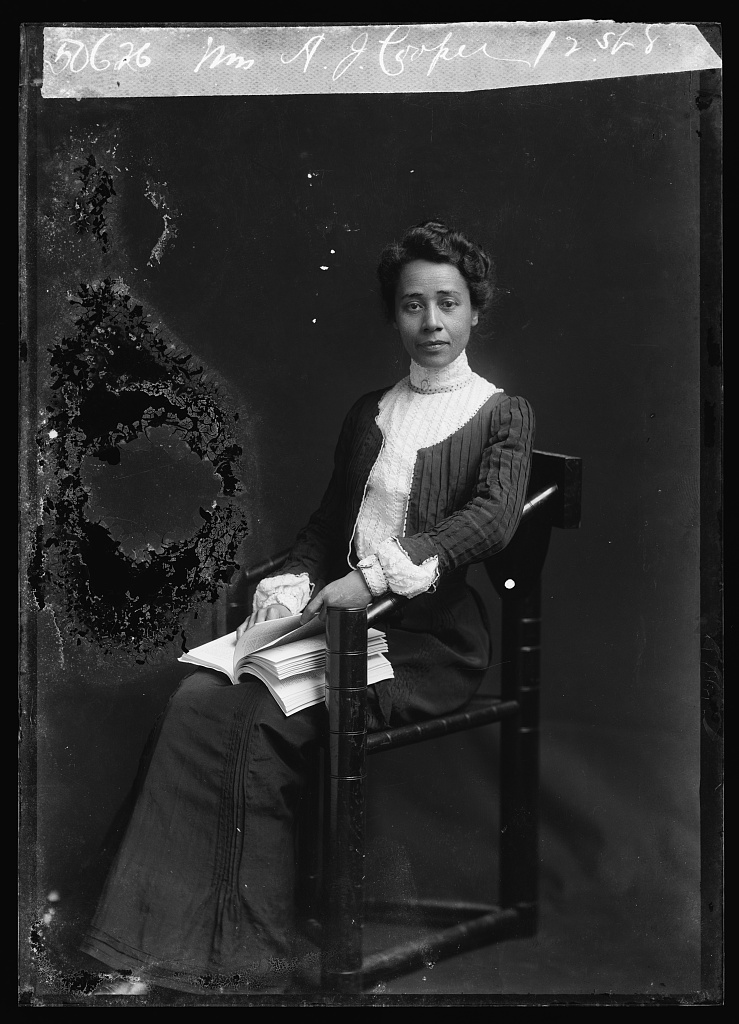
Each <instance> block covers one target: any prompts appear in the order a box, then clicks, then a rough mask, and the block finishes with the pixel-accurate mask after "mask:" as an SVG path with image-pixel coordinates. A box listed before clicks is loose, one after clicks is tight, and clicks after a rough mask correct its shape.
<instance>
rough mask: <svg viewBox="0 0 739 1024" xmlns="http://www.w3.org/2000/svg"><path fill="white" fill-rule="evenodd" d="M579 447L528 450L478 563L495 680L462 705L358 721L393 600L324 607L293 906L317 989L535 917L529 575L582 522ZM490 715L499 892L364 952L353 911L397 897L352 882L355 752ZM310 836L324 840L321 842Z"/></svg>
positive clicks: (425, 915)
mask: <svg viewBox="0 0 739 1024" xmlns="http://www.w3.org/2000/svg"><path fill="white" fill-rule="evenodd" d="M580 482H581V462H580V459H579V458H575V457H572V456H567V455H555V454H551V453H548V452H540V451H536V452H534V455H533V460H532V471H531V480H530V484H529V491H528V499H527V502H526V506H525V508H524V513H523V517H522V520H521V523H520V524H519V527H518V529H517V531H516V533H515V535H514V537H513V539H512V540H511V542H510V544H509V545H508V546H507V547H506V548H505V549H504V550H503V551H502V552H501V553H500V554H499V555H496V556H495V557H493V558H491V559H489V560H488V561H487V562H486V563H485V568H486V571H487V574H488V577H489V578H490V580H491V582H492V584H493V586H494V587H495V590H496V591H497V593H498V595H499V596H500V599H501V602H502V620H501V626H502V629H501V632H502V637H501V661H502V667H501V692H500V695H499V696H495V697H490V696H478V697H475V698H473V700H472V701H471V702H470V703H469V704H467V705H466V706H465V707H464V708H463V709H462V710H461V711H457V712H454V713H453V714H449V715H444V716H442V717H439V718H433V719H430V720H428V721H425V722H421V723H419V724H415V725H407V726H402V727H400V728H396V729H388V730H386V731H384V732H373V733H369V734H368V733H367V731H366V724H365V717H366V678H367V675H366V672H367V627H368V625H370V624H372V623H373V622H376V621H377V620H378V619H381V618H382V617H383V616H384V615H386V614H387V613H388V612H389V611H391V610H392V609H393V608H395V607H398V606H399V605H400V604H402V603H403V602H404V600H405V599H404V598H399V597H396V596H386V597H382V598H379V599H377V600H376V601H374V602H373V604H372V605H370V607H369V608H361V609H346V608H330V609H329V610H328V615H327V626H326V641H327V667H326V671H327V687H328V719H329V732H328V741H327V744H326V749H325V751H324V759H323V770H322V779H321V781H320V782H319V783H318V785H317V788H316V790H315V794H314V797H315V803H311V813H310V815H309V817H310V819H311V820H313V821H314V822H315V821H322V827H323V835H322V837H321V835H320V833H319V832H316V831H312V830H310V829H309V830H308V832H307V835H306V833H304V834H303V840H304V842H303V846H304V854H305V855H304V856H303V858H302V861H301V869H302V877H301V880H300V885H299V890H300V894H301V897H302V910H303V912H304V914H305V916H306V919H307V920H308V921H309V922H312V924H313V927H314V929H315V931H316V932H317V934H318V936H319V941H320V945H321V950H322V967H321V985H322V989H323V990H325V991H335V992H343V993H355V994H356V993H360V992H362V991H363V990H365V989H366V988H368V987H370V986H372V985H374V984H376V983H377V982H378V981H379V980H381V979H382V978H387V977H392V976H396V975H400V974H403V973H407V972H408V971H411V970H415V969H417V968H419V967H421V966H423V964H424V963H425V962H427V961H428V960H429V958H431V959H433V960H434V961H438V960H440V959H442V958H444V957H448V956H453V955H455V954H456V953H459V952H460V951H462V950H464V949H472V948H478V947H480V946H484V945H488V944H490V943H493V942H497V941H500V940H503V939H509V938H521V937H524V936H531V935H534V934H535V933H536V929H537V915H538V780H539V682H540V667H539V664H540V658H539V651H540V638H541V622H540V620H541V573H542V569H543V566H544V561H545V559H546V554H547V550H548V546H549V539H550V533H551V530H552V528H553V527H558V528H560V529H575V528H577V527H578V526H579V524H580V491H581V486H580ZM286 556H287V552H286V551H285V552H281V553H280V554H279V555H277V556H275V557H274V558H271V559H267V560H266V561H264V562H262V563H260V564H259V565H258V566H254V567H253V568H252V569H251V570H249V571H248V573H247V579H248V581H249V582H256V581H258V580H259V579H260V578H261V577H262V576H264V575H266V574H267V573H268V572H271V571H273V570H275V569H278V568H279V567H280V565H281V564H282V563H283V562H284V560H285V558H286ZM490 723H499V724H500V728H501V742H500V777H499V791H500V869H499V878H498V904H497V905H489V906H488V905H482V904H470V903H462V902H454V901H448V900H429V899H424V900H420V901H416V902H415V903H414V904H412V907H411V905H408V904H406V905H405V906H406V908H407V909H408V910H411V909H413V911H414V912H415V914H420V915H421V916H422V919H423V920H424V922H425V923H426V925H427V926H428V927H429V931H428V932H427V933H426V934H425V935H423V936H422V937H420V938H418V939H415V940H413V941H410V942H406V943H403V944H401V945H398V946H395V947H392V948H388V949H385V950H382V951H381V952H379V953H375V954H373V955H371V956H365V955H364V953H363V948H362V933H363V927H364V922H365V919H370V918H379V919H382V918H387V917H388V916H392V915H396V916H397V912H398V909H399V908H398V906H397V905H396V904H390V903H387V902H375V903H372V902H370V901H368V900H366V899H365V894H364V855H365V789H366V758H367V756H369V755H376V754H379V753H382V752H383V751H386V750H391V749H395V748H397V747H400V746H405V745H407V744H412V743H420V742H423V741H425V740H430V739H436V738H438V737H440V736H445V735H449V734H452V733H456V732H461V731H464V730H467V729H474V728H478V727H479V726H483V725H488V724H490ZM321 839H322V842H321Z"/></svg>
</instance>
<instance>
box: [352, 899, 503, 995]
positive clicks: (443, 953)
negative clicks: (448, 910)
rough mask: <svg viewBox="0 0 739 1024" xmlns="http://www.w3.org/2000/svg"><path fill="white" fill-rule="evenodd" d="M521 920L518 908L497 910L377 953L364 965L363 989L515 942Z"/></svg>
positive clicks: (365, 960)
mask: <svg viewBox="0 0 739 1024" xmlns="http://www.w3.org/2000/svg"><path fill="white" fill-rule="evenodd" d="M520 920H521V914H520V912H519V911H518V910H517V909H516V908H515V907H510V908H506V909H501V908H500V907H493V908H492V909H491V910H490V912H489V913H487V914H483V915H481V916H480V917H476V918H473V919H472V920H470V921H465V922H463V923H462V924H458V925H455V926H454V927H453V928H444V929H442V930H440V931H438V932H429V933H427V934H426V935H422V936H420V937H419V938H417V939H412V940H410V941H409V942H404V943H402V944H400V945H398V946H392V947H390V948H389V949H384V950H381V951H380V952H379V953H373V954H372V955H371V956H369V957H366V958H365V959H364V961H363V963H362V978H363V985H364V986H365V987H366V986H367V985H370V984H373V983H374V982H375V981H377V980H379V979H380V978H382V977H387V976H388V975H393V974H402V973H404V972H405V971H409V970H414V969H415V968H419V967H423V966H424V965H426V964H433V963H436V962H438V961H439V960H443V959H445V958H446V957H449V956H454V955H455V954H456V953H459V952H461V951H462V950H464V949H471V948H474V947H476V946H480V945H484V944H485V943H487V942H489V941H495V942H497V941H500V940H501V939H509V938H513V937H514V936H515V935H516V934H517V932H518V929H519V921H520Z"/></svg>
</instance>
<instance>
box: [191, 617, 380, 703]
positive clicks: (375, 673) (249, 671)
mask: <svg viewBox="0 0 739 1024" xmlns="http://www.w3.org/2000/svg"><path fill="white" fill-rule="evenodd" d="M384 651H387V640H386V639H385V634H384V633H383V632H381V631H380V630H379V629H373V628H372V627H370V629H369V630H368V632H367V682H368V683H377V682H379V681H380V680H381V679H392V677H393V667H392V665H391V664H390V662H389V661H388V659H387V658H386V657H385V655H384V653H383V652H384ZM177 660H178V661H182V662H184V663H185V664H188V665H200V666H201V667H203V668H212V669H215V670H216V671H217V672H223V673H225V675H227V676H228V678H229V679H230V680H231V682H232V683H239V682H241V678H242V676H244V675H251V676H257V677H258V678H259V679H261V680H262V682H263V683H265V684H266V685H267V687H268V689H269V691H270V693H271V694H272V696H273V697H274V698H275V700H276V701H277V703H278V704H279V705H280V707H281V708H282V710H283V711H284V713H285V714H286V715H293V714H295V712H296V711H302V710H303V708H308V707H310V706H311V705H312V704H320V702H321V701H322V700H323V699H324V692H325V684H326V635H325V627H324V624H323V623H322V622H321V621H320V619H318V618H314V619H311V620H310V621H309V622H306V623H305V625H303V626H301V625H300V616H299V615H290V616H287V617H285V618H283V619H267V620H266V621H265V622H258V623H257V624H256V625H255V626H252V628H251V629H248V630H247V631H246V632H245V633H243V634H242V635H241V637H239V639H238V640H237V639H236V633H235V632H233V633H227V634H226V635H225V636H220V637H218V638H217V639H216V640H211V641H210V642H209V643H207V644H201V646H200V647H194V648H193V649H192V650H191V651H188V652H187V653H186V654H183V655H181V656H180V657H179V658H178V659H177Z"/></svg>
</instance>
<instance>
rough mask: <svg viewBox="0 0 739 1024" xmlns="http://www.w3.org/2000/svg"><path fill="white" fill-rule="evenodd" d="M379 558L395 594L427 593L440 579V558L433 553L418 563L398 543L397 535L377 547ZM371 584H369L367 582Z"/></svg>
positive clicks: (405, 595)
mask: <svg viewBox="0 0 739 1024" xmlns="http://www.w3.org/2000/svg"><path fill="white" fill-rule="evenodd" d="M377 558H378V561H379V563H380V565H381V566H382V571H383V572H384V574H385V578H386V579H387V582H388V586H389V587H390V589H391V590H392V592H393V593H394V594H401V595H402V596H403V597H417V596H418V594H425V593H426V591H427V590H430V589H431V588H432V587H433V586H434V584H435V583H436V582H437V580H438V579H439V558H438V556H437V555H433V556H432V557H431V558H427V559H425V560H424V561H423V562H422V563H421V565H416V563H415V562H412V561H411V559H410V558H409V557H408V555H407V554H406V552H405V551H404V550H403V548H402V547H401V546H400V544H399V543H398V540H397V538H396V537H390V538H388V540H386V541H383V542H382V544H381V545H380V546H379V548H378V549H377ZM367 585H368V586H369V584H367Z"/></svg>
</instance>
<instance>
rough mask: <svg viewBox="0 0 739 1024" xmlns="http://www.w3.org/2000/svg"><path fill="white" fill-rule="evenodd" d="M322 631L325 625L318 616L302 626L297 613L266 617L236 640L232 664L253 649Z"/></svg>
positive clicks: (274, 645)
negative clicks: (271, 617)
mask: <svg viewBox="0 0 739 1024" xmlns="http://www.w3.org/2000/svg"><path fill="white" fill-rule="evenodd" d="M324 631H325V626H324V624H323V623H322V622H321V620H320V619H319V618H318V617H316V618H314V619H311V620H310V621H309V622H306V624H305V625H304V626H301V625H300V616H299V615H288V616H287V617H286V618H283V619H266V620H265V621H264V622H258V623H257V624H256V625H255V626H252V627H251V629H247V631H246V632H245V633H242V635H241V637H240V638H239V639H238V640H237V641H236V650H235V652H234V664H235V665H237V664H238V663H239V662H240V661H241V659H242V658H246V657H247V656H248V655H250V654H253V653H254V652H255V651H262V650H264V649H265V648H267V647H276V646H278V645H280V644H283V643H291V642H292V641H293V640H302V639H303V638H304V637H309V636H317V635H318V634H319V633H323V632H324Z"/></svg>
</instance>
